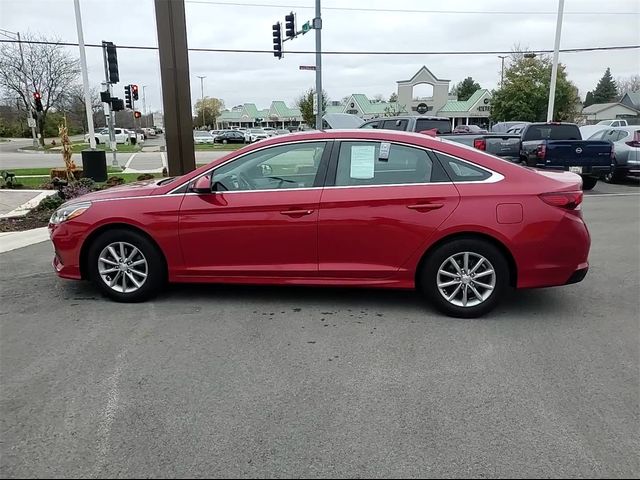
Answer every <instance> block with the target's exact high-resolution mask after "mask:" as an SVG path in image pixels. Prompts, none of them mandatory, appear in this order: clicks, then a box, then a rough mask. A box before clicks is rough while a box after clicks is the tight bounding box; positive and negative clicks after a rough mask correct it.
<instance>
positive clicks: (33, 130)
mask: <svg viewBox="0 0 640 480" xmlns="http://www.w3.org/2000/svg"><path fill="white" fill-rule="evenodd" d="M0 35H2V36H4V37H7V38H10V39H12V40H18V48H19V49H20V73H22V79H23V81H24V101H25V104H26V109H27V123H28V122H29V119H31V114H30V112H29V110H30V109H29V105H30V104H29V100H28V99H29V82H28V81H27V73H26V72H25V70H24V52H23V51H22V42H21V41H20V32H11V31H9V30H5V29H4V28H0ZM31 136H32V137H33V146H34V147H35V148H37V147H38V137H37V136H36V127H31Z"/></svg>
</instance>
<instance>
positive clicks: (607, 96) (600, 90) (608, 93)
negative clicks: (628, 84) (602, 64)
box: [593, 67, 618, 103]
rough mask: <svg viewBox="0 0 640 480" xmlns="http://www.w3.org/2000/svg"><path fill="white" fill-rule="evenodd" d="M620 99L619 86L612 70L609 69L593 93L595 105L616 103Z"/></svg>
mask: <svg viewBox="0 0 640 480" xmlns="http://www.w3.org/2000/svg"><path fill="white" fill-rule="evenodd" d="M617 98H618V86H617V85H616V82H615V80H614V79H613V77H612V76H611V69H610V68H609V67H607V69H606V70H605V72H604V75H603V76H602V78H601V79H600V81H599V82H598V85H597V86H596V89H595V90H594V91H593V103H609V102H615V101H616V99H617Z"/></svg>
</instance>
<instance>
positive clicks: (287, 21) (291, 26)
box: [284, 12, 296, 38]
mask: <svg viewBox="0 0 640 480" xmlns="http://www.w3.org/2000/svg"><path fill="white" fill-rule="evenodd" d="M284 28H285V35H286V36H287V38H293V37H295V36H296V16H295V15H294V14H293V12H291V13H290V14H289V15H285V17H284Z"/></svg>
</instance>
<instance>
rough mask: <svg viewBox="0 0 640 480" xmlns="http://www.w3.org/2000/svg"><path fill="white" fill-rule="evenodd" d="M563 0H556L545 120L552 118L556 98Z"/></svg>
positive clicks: (549, 120) (548, 120)
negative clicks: (554, 32) (555, 18)
mask: <svg viewBox="0 0 640 480" xmlns="http://www.w3.org/2000/svg"><path fill="white" fill-rule="evenodd" d="M563 11H564V0H558V19H557V20H556V42H555V45H554V47H553V66H552V67H551V85H550V86H549V108H548V109H547V122H551V121H552V120H553V107H554V103H555V100H556V80H557V79H558V56H559V54H560V34H561V33H562V13H563Z"/></svg>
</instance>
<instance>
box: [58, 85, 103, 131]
mask: <svg viewBox="0 0 640 480" xmlns="http://www.w3.org/2000/svg"><path fill="white" fill-rule="evenodd" d="M89 95H90V98H91V111H92V113H93V123H94V125H93V126H94V127H97V126H102V125H104V124H105V118H104V106H103V104H102V101H101V100H100V92H99V90H98V89H97V88H96V87H91V88H90V90H89ZM61 103H62V106H61V108H62V109H64V110H65V112H67V113H69V117H70V118H71V119H72V121H73V122H74V123H75V124H77V125H79V126H81V127H82V129H83V130H84V133H87V132H88V126H87V112H86V105H85V102H84V88H83V86H82V85H81V84H75V85H72V86H71V87H69V89H68V90H67V91H66V92H65V95H64V97H63V100H62V102H61Z"/></svg>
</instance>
